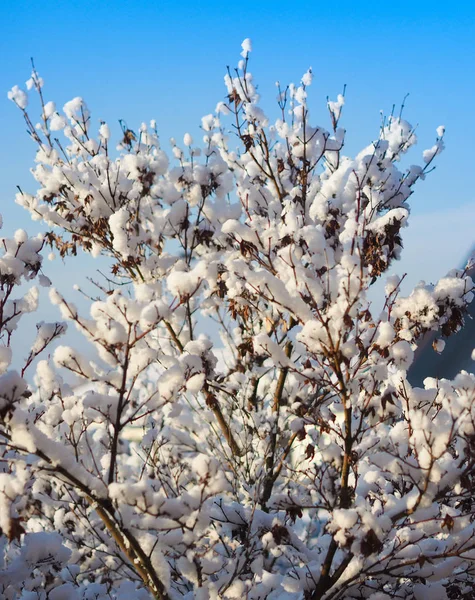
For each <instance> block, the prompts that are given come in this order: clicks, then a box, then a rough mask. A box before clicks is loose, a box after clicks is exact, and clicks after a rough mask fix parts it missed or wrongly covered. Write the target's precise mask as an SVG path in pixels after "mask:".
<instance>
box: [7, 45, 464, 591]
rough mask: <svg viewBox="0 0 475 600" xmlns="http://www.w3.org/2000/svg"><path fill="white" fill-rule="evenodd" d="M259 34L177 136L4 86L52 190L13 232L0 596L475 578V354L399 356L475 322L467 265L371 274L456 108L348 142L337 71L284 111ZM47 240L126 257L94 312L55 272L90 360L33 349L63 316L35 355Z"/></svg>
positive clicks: (35, 201)
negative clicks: (262, 89)
mask: <svg viewBox="0 0 475 600" xmlns="http://www.w3.org/2000/svg"><path fill="white" fill-rule="evenodd" d="M249 52H250V42H249V40H246V41H245V42H244V43H243V52H242V57H243V58H242V60H241V61H240V63H239V66H238V68H237V69H236V70H235V71H233V72H231V71H230V72H229V73H228V74H227V75H226V77H225V85H226V88H227V95H226V97H225V99H224V101H222V102H220V103H219V104H218V105H217V107H216V111H215V112H214V113H213V114H210V115H208V116H206V117H204V118H203V121H202V129H203V130H204V138H203V144H201V145H195V143H194V142H193V139H192V138H191V136H190V135H189V134H187V135H186V136H185V138H184V140H183V144H182V145H180V144H178V143H177V142H175V141H173V142H172V158H169V157H168V156H167V154H166V153H165V151H164V150H163V149H162V148H161V145H160V141H159V137H158V134H157V130H156V125H155V123H154V122H152V123H151V124H150V125H146V124H142V126H141V127H140V129H139V130H138V131H137V132H134V131H132V130H131V129H129V128H128V127H127V126H126V125H125V124H124V123H122V139H121V141H120V143H119V145H118V147H117V148H116V147H114V145H113V143H112V141H111V139H112V135H111V132H110V128H109V126H108V125H107V124H106V123H104V122H102V123H101V124H100V126H99V127H98V132H96V131H95V127H94V124H93V123H94V122H93V121H92V120H91V116H90V112H89V109H88V108H87V105H86V103H85V102H84V101H83V100H82V99H81V98H75V99H74V100H72V101H71V102H68V103H67V104H66V105H65V106H64V108H63V110H62V111H60V110H57V109H56V106H55V104H54V103H53V102H46V101H45V99H44V96H43V94H44V90H43V81H42V79H41V78H40V77H39V76H38V74H37V73H36V71H33V74H32V78H31V79H30V80H29V82H28V84H27V87H28V88H29V89H30V90H33V91H34V90H36V92H37V95H38V96H39V102H40V106H41V119H40V122H39V123H38V124H36V123H35V121H34V120H31V117H30V113H29V112H27V105H28V99H29V96H28V94H27V92H25V91H22V90H21V89H20V88H18V87H15V88H13V89H12V91H11V92H10V97H11V99H12V100H13V101H14V102H15V103H16V105H17V106H18V108H19V109H20V110H21V111H22V112H23V115H24V118H25V121H26V123H27V127H28V129H29V132H30V134H31V137H32V138H33V139H34V140H35V141H36V143H37V144H38V152H37V155H36V163H35V167H34V170H33V173H34V176H35V178H36V180H37V181H38V184H39V189H38V190H37V192H36V193H35V194H33V195H30V194H27V193H26V192H23V191H22V192H20V193H19V194H18V196H17V202H18V203H19V204H21V205H23V206H24V207H25V208H26V209H27V210H29V211H30V212H31V215H32V217H33V218H34V219H36V220H38V221H42V222H43V223H45V224H46V225H47V231H46V233H45V234H44V236H43V237H42V238H34V239H27V238H26V236H25V235H24V234H23V233H22V232H18V233H17V234H16V236H15V239H14V240H3V248H2V249H1V250H2V252H3V254H2V256H1V257H0V286H1V298H0V302H1V304H0V310H1V314H0V327H1V333H0V335H1V348H0V368H1V373H2V375H1V380H0V440H1V448H2V454H1V455H2V458H1V463H0V464H1V474H0V527H1V529H2V532H3V537H2V538H1V539H2V542H1V544H2V546H1V548H2V559H1V561H2V562H1V564H0V595H1V597H2V598H5V599H7V600H13V599H16V598H21V599H25V600H26V599H29V600H30V599H31V600H32V599H37V600H46V599H51V600H61V599H63V598H68V599H69V598H73V599H75V598H77V599H83V600H86V599H87V600H89V599H93V598H94V599H101V600H105V599H106V598H107V599H115V600H119V599H124V600H125V599H128V598H139V599H141V598H143V599H145V598H158V599H170V600H175V599H178V598H187V599H189V600H190V599H192V598H196V599H198V600H208V599H217V598H223V599H229V600H230V599H233V598H248V599H254V600H258V599H261V600H262V599H264V598H266V599H270V600H272V599H274V600H275V599H279V600H301V599H303V598H305V599H311V600H319V599H323V598H326V599H330V598H331V599H336V598H371V599H372V600H382V599H383V598H414V599H416V600H418V599H421V598H426V597H431V598H433V599H435V598H440V599H442V598H462V597H464V595H466V596H467V597H472V596H471V595H470V594H471V593H472V587H473V584H474V582H475V562H474V559H475V535H474V534H475V531H474V528H475V525H474V522H473V514H474V505H473V502H472V496H473V481H474V470H475V376H473V375H470V374H468V373H464V372H463V373H461V374H459V375H458V376H457V377H456V378H455V379H454V380H453V381H445V380H442V381H435V380H430V379H428V380H426V383H425V389H417V388H412V387H411V385H410V384H409V382H408V380H407V377H406V373H407V369H408V368H409V366H410V365H411V362H412V360H413V356H414V350H415V349H416V348H417V345H418V342H419V340H420V339H421V337H422V336H423V335H424V333H426V332H427V331H429V330H441V333H442V334H443V335H444V336H448V335H450V334H451V333H453V332H455V331H457V330H458V329H459V328H460V327H461V326H462V325H463V319H464V312H465V310H466V305H467V303H468V302H470V301H471V299H472V295H473V294H472V289H473V283H472V281H471V279H470V277H468V276H467V274H466V273H465V272H462V271H453V272H451V273H449V274H448V275H447V277H445V278H444V279H442V280H441V281H440V282H438V283H437V284H436V285H434V286H429V285H427V286H422V285H421V286H419V287H417V288H416V289H415V290H414V291H413V292H412V294H411V295H410V296H408V297H406V298H403V297H401V294H400V289H399V280H398V279H397V278H395V277H394V276H393V277H391V278H389V279H388V281H387V285H386V288H385V289H386V296H385V297H384V298H382V300H381V303H380V305H379V306H375V305H374V304H373V305H370V304H369V302H368V299H367V292H368V289H369V288H370V286H371V285H372V284H373V283H374V282H375V281H376V280H378V279H379V278H381V277H383V276H384V275H385V273H386V272H387V270H388V267H389V265H390V264H391V262H392V261H393V260H395V259H397V258H398V257H399V254H400V252H401V249H402V242H401V235H402V229H403V228H404V227H405V226H406V224H407V221H408V217H409V205H408V200H409V197H410V195H411V194H412V191H413V187H414V184H415V183H416V182H417V181H418V180H419V179H423V178H424V176H425V175H426V173H427V172H428V170H430V168H431V165H432V161H433V160H434V157H435V156H436V155H437V154H438V153H439V152H440V151H441V150H442V149H443V133H444V132H443V128H439V129H438V130H437V136H438V137H437V140H436V144H435V145H434V146H433V147H432V148H431V149H430V150H427V151H425V152H424V153H423V156H422V161H421V163H422V164H421V166H411V167H409V168H408V169H407V170H402V169H401V168H400V167H399V164H400V160H401V159H402V157H403V155H405V154H406V152H407V151H408V150H409V149H410V148H411V147H412V146H413V145H414V144H415V142H416V136H415V133H414V130H413V128H412V127H411V125H409V123H407V122H406V121H405V120H404V119H403V118H402V117H401V116H399V117H396V116H390V117H389V118H387V119H386V120H385V121H384V123H383V125H382V127H381V130H380V134H379V137H378V138H377V139H376V140H374V141H372V142H371V143H370V144H369V145H368V146H367V147H366V148H364V149H363V150H361V152H360V153H359V154H357V155H356V157H354V158H349V157H346V156H345V155H344V154H343V144H344V135H345V132H344V130H343V129H342V128H341V127H340V124H339V123H340V117H341V111H342V107H343V104H344V97H343V96H338V98H337V100H336V101H329V102H328V109H329V114H330V127H329V129H328V130H327V129H325V128H322V127H316V126H314V125H312V124H311V120H310V117H309V111H308V107H307V92H308V88H309V86H310V84H311V81H312V73H311V71H309V72H307V73H306V74H305V75H304V76H303V78H302V80H301V82H300V83H299V84H298V85H290V86H288V87H286V88H285V89H282V88H280V87H279V88H278V99H277V102H278V108H279V117H278V119H277V120H276V121H275V122H273V123H272V124H271V120H270V117H269V116H267V115H266V113H265V112H264V110H263V109H262V106H261V104H260V99H259V95H258V94H257V91H256V87H255V85H254V82H253V78H252V76H251V74H250V72H249V70H248V57H249ZM45 243H46V244H48V245H50V246H51V247H52V248H53V250H55V251H56V252H59V253H60V255H61V256H62V257H65V259H66V260H72V258H71V259H70V258H69V257H74V256H75V255H76V254H77V252H78V251H79V249H82V250H83V251H85V252H88V253H91V254H92V255H93V256H99V255H101V256H105V257H108V258H109V260H110V263H111V275H110V277H108V278H107V279H106V280H105V281H104V285H103V286H102V287H101V288H100V289H99V290H98V296H97V298H94V299H93V300H91V309H90V316H84V315H81V314H79V312H78V310H77V309H76V308H75V307H74V306H73V305H72V304H71V302H70V301H69V300H68V298H67V295H64V294H65V292H64V290H62V291H61V290H60V291H58V290H56V289H54V288H52V289H51V292H50V299H51V302H52V303H54V304H56V305H57V306H58V308H59V310H60V312H61V316H62V318H63V319H64V320H66V321H70V322H72V323H73V324H74V325H75V326H76V328H78V329H79V330H80V331H81V332H82V333H83V335H84V336H85V337H86V338H87V339H88V340H89V341H90V343H91V348H92V347H94V348H95V352H94V353H93V352H91V356H92V355H94V360H93V359H92V358H91V356H88V355H87V354H84V353H82V354H81V353H80V352H78V351H77V350H76V349H74V348H72V347H69V346H59V347H56V349H55V351H54V353H53V356H52V357H51V358H49V359H45V358H43V360H40V361H38V360H35V359H36V358H37V356H38V355H39V354H40V353H41V352H42V350H43V349H44V348H45V347H46V346H47V345H48V344H49V342H50V341H52V340H53V339H54V338H56V337H57V336H58V335H60V334H61V333H63V332H64V331H65V325H64V324H63V323H55V324H45V323H40V324H38V337H37V340H36V341H34V342H33V346H32V351H31V352H32V354H31V356H29V357H28V358H27V361H26V364H25V368H28V367H30V369H31V368H33V367H32V365H33V366H34V367H35V368H36V373H35V375H34V377H29V378H28V375H27V373H25V372H22V373H21V374H18V373H14V372H11V371H9V370H8V368H9V364H10V360H11V351H10V338H11V335H12V332H13V331H14V329H15V327H16V324H17V321H18V319H19V317H20V316H21V314H23V313H24V312H27V311H31V310H33V309H34V308H36V302H37V297H38V294H37V292H36V291H35V290H34V288H33V289H32V290H30V291H28V292H27V293H24V294H23V295H22V296H20V298H19V299H18V300H13V299H12V293H13V291H14V289H15V287H16V286H18V285H19V284H20V283H21V282H22V280H25V279H26V280H31V279H34V278H35V277H36V276H39V278H40V283H43V284H45V285H48V284H49V281H48V280H47V279H46V277H45V276H44V275H43V274H40V270H41V251H42V249H43V245H44V244H45ZM214 330H216V331H219V334H220V336H221V341H220V342H217V341H216V339H214V336H213V335H212V332H213V331H214ZM199 331H201V332H202V331H208V332H210V335H206V334H204V333H199ZM437 348H438V350H439V351H441V350H442V349H443V344H438V345H437ZM65 371H66V372H67V371H69V372H70V373H72V374H74V376H75V377H76V378H77V380H78V381H79V383H78V384H77V385H72V384H71V383H66V382H65V381H64V379H63V378H62V375H61V374H63V376H64V372H65Z"/></svg>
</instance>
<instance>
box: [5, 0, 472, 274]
mask: <svg viewBox="0 0 475 600" xmlns="http://www.w3.org/2000/svg"><path fill="white" fill-rule="evenodd" d="M245 37H250V38H251V39H252V41H253V53H252V57H251V60H252V63H251V70H252V71H253V73H254V75H255V78H256V80H257V82H258V83H259V89H260V92H261V94H262V97H263V99H264V103H265V105H266V107H269V108H271V107H272V106H273V101H274V98H275V95H276V91H275V87H274V82H275V81H276V80H277V79H279V80H280V81H281V82H283V83H288V82H291V81H298V80H299V78H300V77H301V75H302V74H303V73H304V72H305V71H306V69H307V68H308V67H309V66H312V67H313V70H314V73H315V78H314V83H313V85H312V88H311V99H310V107H311V110H312V113H313V115H314V120H315V121H316V122H318V124H320V125H324V124H325V125H328V121H326V118H327V116H326V109H325V99H326V97H327V95H329V96H331V97H335V96H336V95H337V93H339V92H340V91H341V90H342V88H343V85H344V84H346V85H347V93H346V106H345V109H344V115H343V120H342V125H343V126H344V127H346V128H347V130H348V135H347V146H346V150H347V152H348V153H349V154H352V153H354V152H356V151H358V150H359V149H360V148H361V147H362V146H363V145H366V144H367V143H368V142H369V141H371V140H372V139H374V138H375V137H376V136H377V133H378V128H379V123H380V114H379V111H380V110H381V109H382V110H384V111H385V112H386V113H388V112H390V111H391V107H392V105H393V104H396V105H399V104H400V103H401V101H402V99H403V98H404V96H405V94H406V93H408V92H409V93H410V96H409V98H408V99H407V102H406V109H405V116H406V118H407V119H408V120H409V121H411V122H412V123H413V124H416V123H418V124H419V127H418V137H419V145H418V147H417V148H416V151H415V152H413V154H412V159H413V161H414V162H416V161H417V160H418V159H419V152H422V150H423V149H425V148H427V147H429V146H431V145H432V143H433V140H434V138H435V135H436V134H435V128H436V127H437V126H438V125H441V124H442V125H445V126H446V147H447V148H446V151H445V152H444V153H443V154H442V155H441V156H440V157H439V158H438V160H437V169H436V171H435V172H433V173H432V174H430V176H429V177H428V179H427V181H425V182H421V183H420V185H418V187H417V191H416V193H415V195H414V196H413V219H412V225H411V227H410V232H408V236H407V243H406V249H407V252H406V259H405V260H404V261H403V263H401V265H399V266H398V268H397V270H398V271H401V272H402V271H409V275H410V276H409V277H408V281H409V282H415V281H417V280H418V279H419V278H421V277H424V278H425V279H427V280H428V281H431V280H434V279H435V278H436V277H438V276H441V275H444V271H445V270H446V269H447V268H449V267H450V266H451V265H453V264H458V263H459V262H460V260H461V259H462V258H463V256H464V254H465V253H466V252H467V251H468V249H469V247H470V246H471V244H472V242H473V241H474V238H475V235H473V230H474V224H475V191H474V184H473V177H474V171H475V160H474V152H473V144H474V139H475V110H474V106H475V98H474V96H475V77H474V65H475V2H471V1H469V0H465V1H464V0H459V1H458V2H441V1H439V0H432V1H430V2H429V1H425V0H424V1H421V0H413V1H412V2H408V1H407V0H403V1H396V0H395V1H393V2H391V3H390V2H386V3H385V2H369V1H365V0H360V1H358V0H353V1H352V2H348V1H346V0H339V1H338V2H330V1H327V0H325V1H321V0H314V1H313V2H308V1H306V0H301V1H300V2H280V3H279V2H277V1H273V2H268V1H258V0H254V1H249V0H241V1H234V2H222V1H221V2H216V1H210V2H206V1H204V0H202V1H197V0H195V1H194V2H191V1H189V0H184V1H183V2H168V1H166V2H164V1H159V0H154V1H152V0H149V1H144V0H134V1H124V0H115V1H114V2H112V1H111V2H103V1H101V0H80V1H78V0H74V1H73V0H69V1H68V0H56V1H52V0H42V1H39V0H29V1H27V0H1V2H0V57H1V66H0V124H1V133H2V143H1V144H0V168H1V171H2V178H1V182H2V183H1V185H0V203H1V204H0V212H1V213H3V216H4V220H5V230H6V231H7V232H9V231H11V230H12V229H16V228H17V227H23V228H25V229H27V230H28V231H29V232H31V233H33V232H35V231H38V228H39V227H40V226H39V224H38V223H33V222H31V221H30V219H29V215H28V214H26V213H24V212H23V209H20V208H19V207H16V206H15V205H14V204H13V198H14V194H15V192H16V187H15V186H16V185H17V184H19V185H21V187H22V188H24V189H26V190H28V191H33V190H34V189H35V188H34V182H33V181H32V180H31V177H30V175H29V173H28V169H29V168H30V166H31V165H32V163H33V157H34V145H33V143H32V142H31V141H30V140H29V139H28V136H27V135H26V133H25V131H24V129H25V128H24V126H23V123H22V119H21V115H20V113H19V111H17V110H16V109H15V107H14V106H13V104H12V103H11V102H9V101H8V100H7V98H6V94H7V91H8V90H9V89H10V88H11V87H12V86H13V85H14V84H20V85H23V84H24V82H25V80H26V79H28V78H29V73H30V62H29V61H30V57H31V56H33V57H34V59H35V63H36V66H37V69H38V71H39V73H40V74H41V75H42V76H43V77H44V79H45V82H46V88H45V97H46V100H47V101H48V100H54V101H56V103H57V105H59V106H62V104H63V103H64V102H65V101H67V100H69V99H71V98H72V97H74V96H78V95H80V96H83V97H84V98H85V100H86V101H87V102H88V104H89V107H90V108H91V110H92V113H93V120H94V119H97V123H99V120H100V119H105V120H107V121H108V122H109V123H111V124H112V123H117V120H118V119H119V118H123V119H125V120H126V121H127V123H128V125H129V126H130V127H131V128H132V129H135V128H136V127H137V126H138V125H139V124H140V122H141V121H145V120H149V119H151V118H156V119H157V122H158V127H159V131H160V133H161V137H162V140H166V139H167V138H169V137H170V136H172V135H173V136H175V137H177V138H181V136H182V135H183V133H185V132H186V131H190V132H191V133H192V134H197V133H199V129H198V126H199V123H200V119H201V116H203V115H204V114H207V113H209V112H212V111H213V109H214V107H215V104H216V102H217V101H219V100H222V99H223V96H224V94H225V88H224V86H223V80H222V78H223V75H224V73H225V68H226V65H228V64H229V65H231V66H232V65H234V64H236V62H237V60H239V52H240V50H241V48H240V44H241V41H242V40H243V39H244V38H245ZM276 114H277V113H276ZM164 146H166V144H164ZM56 265H57V266H54V267H53V265H52V266H51V268H52V274H53V275H54V272H55V271H56V272H57V273H59V272H61V273H62V274H61V277H64V278H66V279H67V278H69V279H70V280H71V281H73V280H76V279H77V277H78V276H79V272H80V271H81V270H82V271H83V272H85V271H88V270H89V271H90V269H91V265H90V264H89V263H86V262H85V261H84V262H83V263H81V265H82V266H81V265H79V264H78V265H77V266H76V268H75V269H74V270H73V271H72V270H71V263H70V264H69V265H68V267H67V268H66V269H61V267H60V265H58V261H56Z"/></svg>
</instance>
